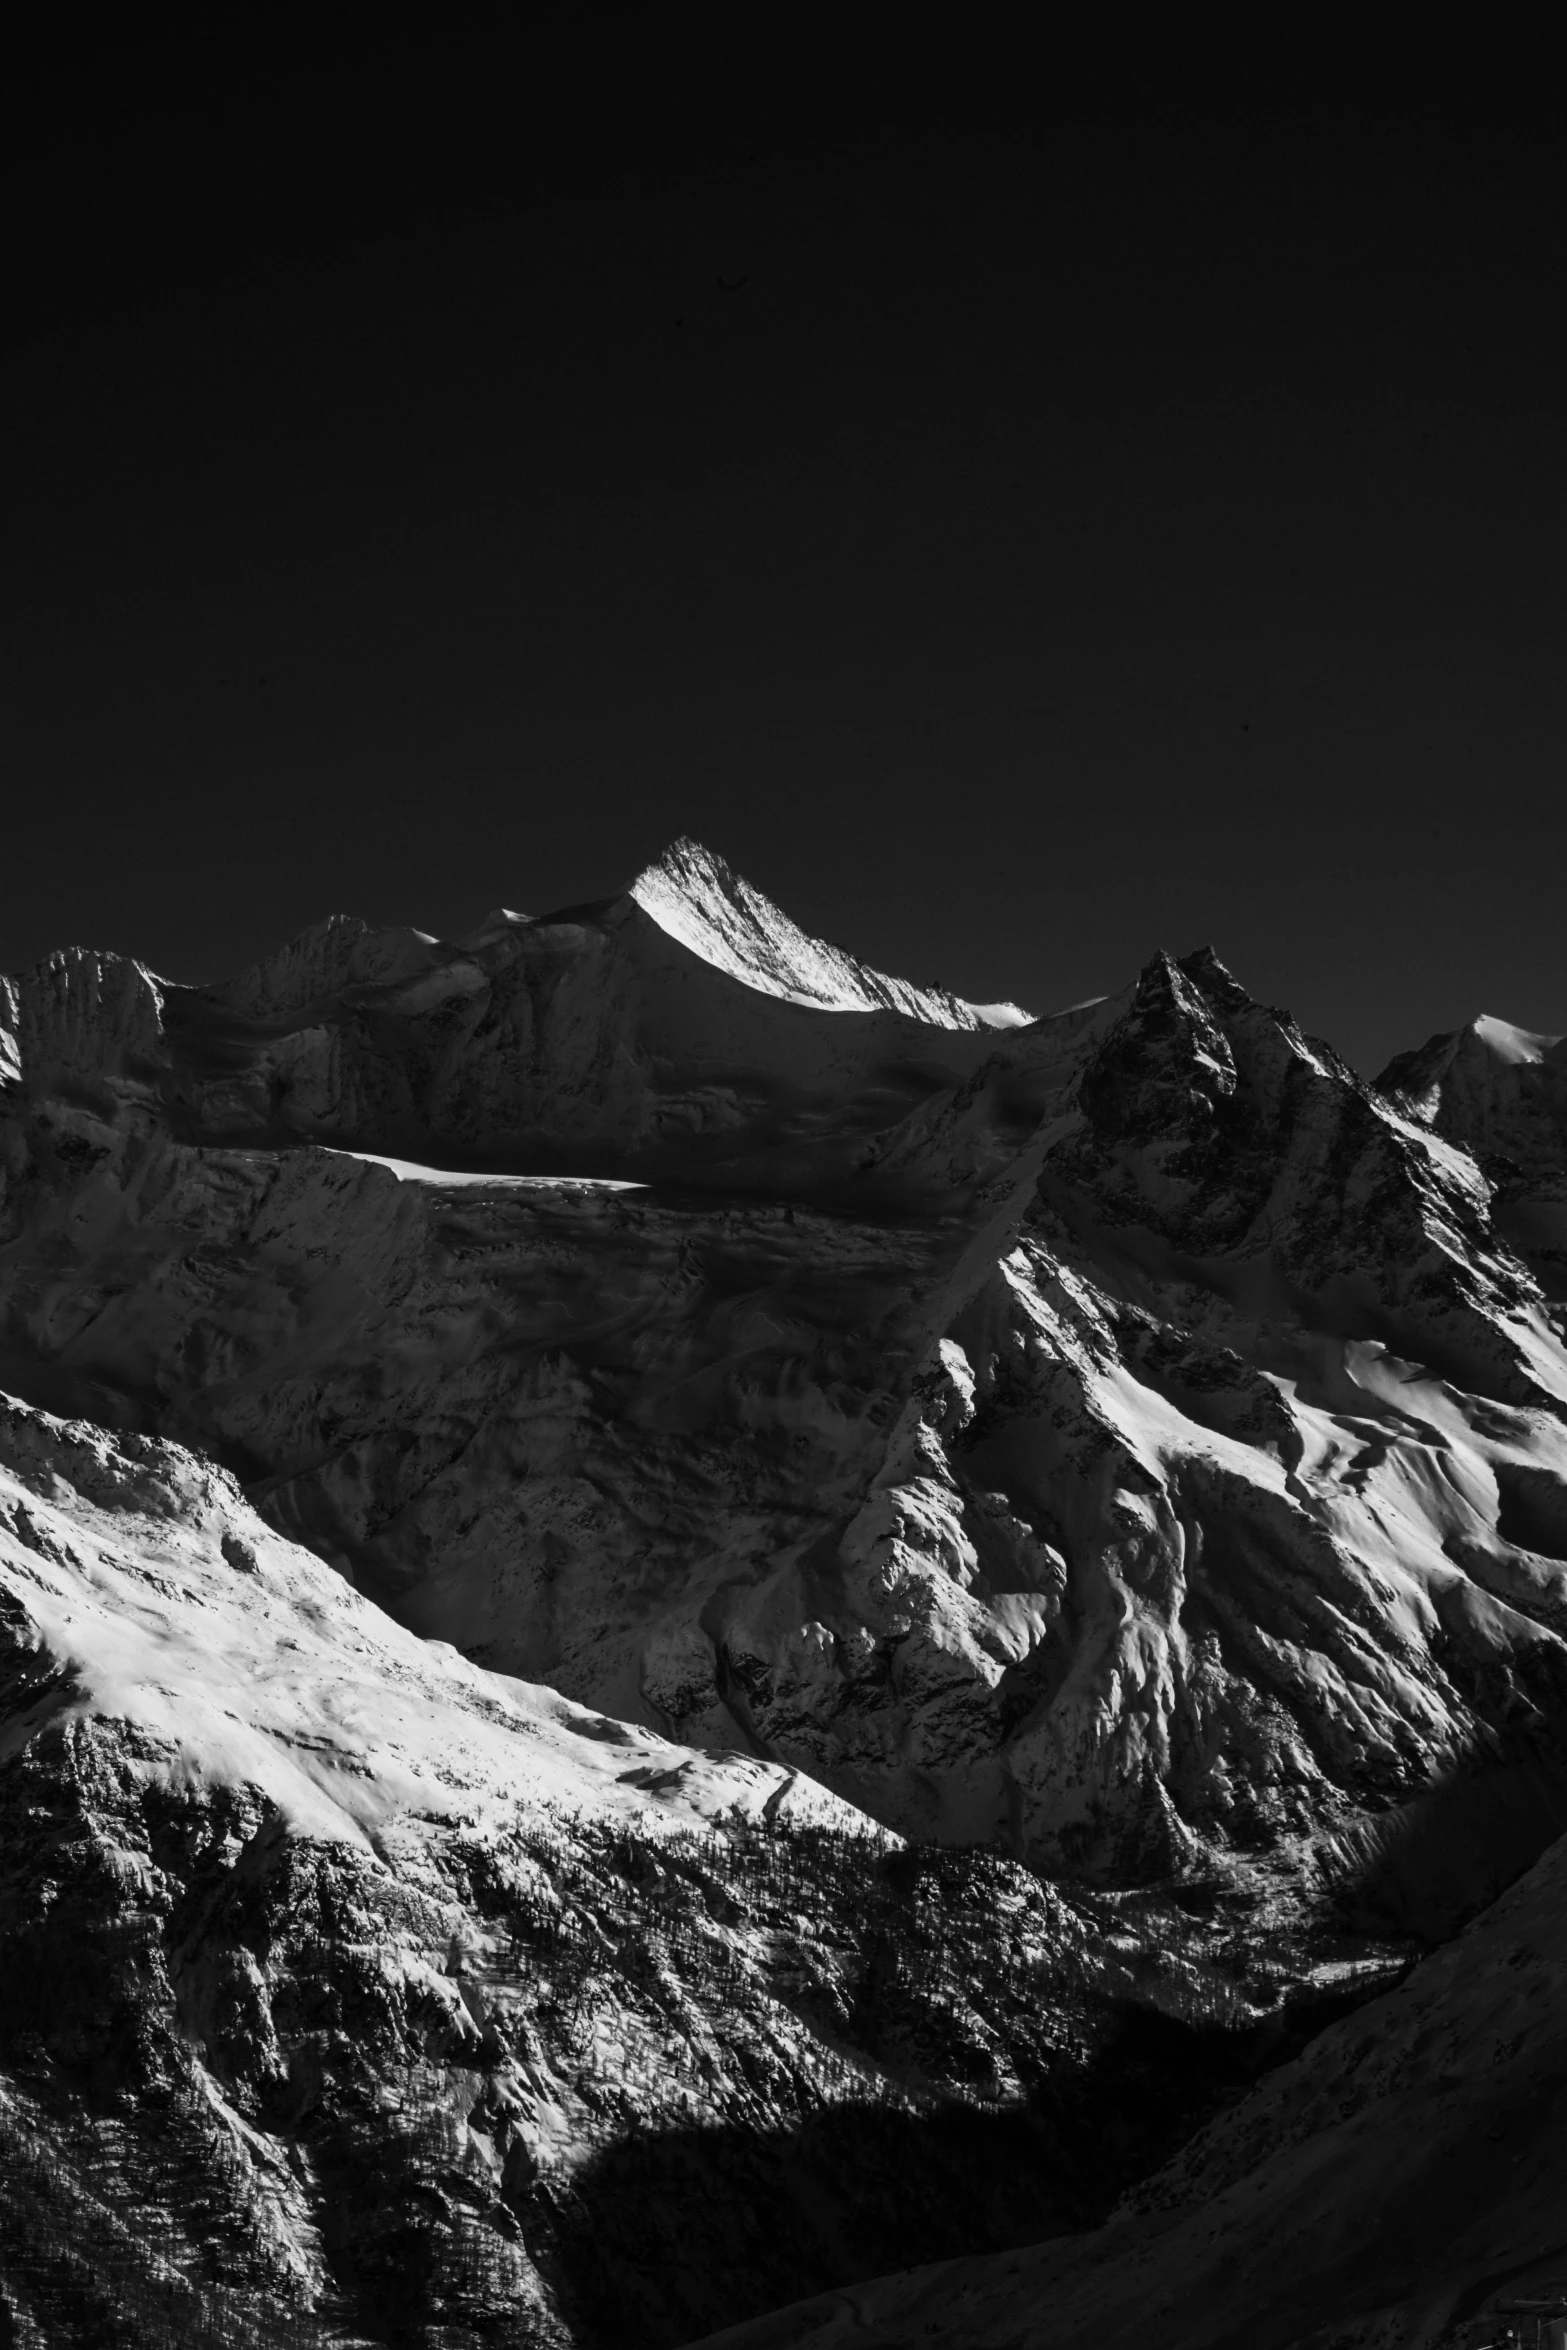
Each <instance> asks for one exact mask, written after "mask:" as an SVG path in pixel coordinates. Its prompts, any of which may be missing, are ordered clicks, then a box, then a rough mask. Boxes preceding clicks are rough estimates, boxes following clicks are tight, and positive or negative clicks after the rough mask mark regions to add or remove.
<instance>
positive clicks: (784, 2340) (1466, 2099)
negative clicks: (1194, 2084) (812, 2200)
mask: <svg viewBox="0 0 1567 2350" xmlns="http://www.w3.org/2000/svg"><path fill="white" fill-rule="evenodd" d="M1564 1994H1567V1841H1563V1842H1558V1843H1556V1844H1555V1845H1553V1846H1552V1848H1551V1849H1550V1851H1549V1852H1548V1853H1547V1854H1546V1855H1545V1857H1544V1858H1543V1859H1542V1860H1541V1861H1540V1862H1539V1863H1538V1864H1537V1866H1536V1867H1535V1868H1534V1869H1533V1870H1532V1871H1531V1872H1530V1874H1529V1875H1528V1876H1526V1877H1525V1878H1524V1879H1523V1880H1522V1881H1521V1882H1519V1883H1518V1884H1516V1885H1515V1886H1514V1887H1513V1888H1512V1889H1511V1890H1510V1891H1509V1892H1507V1893H1506V1894H1504V1895H1503V1896H1502V1897H1501V1898H1500V1899H1499V1900H1498V1901H1497V1902H1496V1903H1495V1904H1494V1905H1493V1906H1492V1907H1491V1908H1490V1909H1488V1910H1487V1911H1486V1913H1485V1914H1484V1916H1483V1917H1481V1918H1479V1919H1477V1920H1476V1921H1475V1922H1474V1923H1473V1924H1472V1925H1471V1926H1469V1927H1468V1928H1467V1929H1466V1930H1465V1931H1464V1932H1463V1933H1462V1934H1461V1935H1459V1937H1458V1938H1457V1939H1456V1940H1455V1941H1453V1942H1451V1943H1449V1944H1448V1946H1447V1947H1446V1948H1445V1949H1443V1950H1441V1951H1438V1952H1437V1953H1435V1954H1434V1955H1432V1956H1430V1957H1428V1958H1426V1959H1424V1960H1423V1961H1422V1962H1421V1964H1420V1965H1419V1966H1417V1967H1416V1968H1415V1969H1414V1971H1413V1972H1412V1973H1411V1974H1410V1975H1409V1976H1408V1978H1407V1979H1406V1980H1405V1981H1404V1982H1403V1983H1402V1984H1401V1985H1399V1987H1398V1988H1397V1989H1395V1990H1392V1991H1390V1992H1388V1993H1387V1994H1386V1995H1385V1996H1383V1997H1381V1998H1378V1999H1376V2000H1374V2001H1372V2002H1371V2003H1370V2004H1369V2005H1368V2006H1366V2007H1364V2008H1362V2009H1361V2010H1360V2012H1359V2013H1358V2014H1356V2015H1355V2016H1354V2017H1352V2018H1351V2019H1349V2020H1348V2021H1344V2022H1339V2023H1337V2024H1334V2025H1332V2026H1331V2027H1329V2028H1328V2029H1327V2030H1325V2031H1324V2032H1323V2033H1322V2034H1321V2036H1320V2037H1319V2038H1317V2039H1316V2040H1314V2041H1313V2042H1312V2043H1311V2045H1310V2046H1309V2047H1308V2048H1307V2049H1306V2050H1305V2051H1304V2053H1303V2054H1302V2055H1300V2056H1299V2057H1298V2058H1296V2059H1294V2060H1293V2061H1291V2062H1290V2063H1288V2064H1285V2065H1283V2066H1281V2067H1280V2068H1279V2069H1278V2070H1277V2071H1275V2072H1273V2073H1271V2074H1270V2075H1269V2076H1268V2078H1267V2079H1266V2080H1265V2081H1264V2082H1263V2083H1262V2084H1261V2085H1260V2086H1259V2087H1258V2088H1257V2089H1256V2090H1255V2091H1254V2092H1253V2093H1252V2094H1251V2095H1250V2096H1249V2097H1247V2098H1245V2099H1244V2100H1242V2101H1241V2102H1239V2103H1237V2104H1236V2105H1234V2106H1233V2107H1232V2108H1231V2109H1230V2110H1229V2111H1227V2112H1226V2113H1225V2114H1224V2115H1222V2116H1221V2117H1220V2118H1219V2119H1217V2120H1216V2121H1214V2122H1213V2123H1211V2124H1210V2125H1209V2126H1208V2127H1207V2128H1206V2129H1204V2130H1203V2131H1202V2132H1201V2133H1200V2134H1199V2135H1198V2136H1197V2137H1196V2138H1195V2139H1194V2140H1193V2141H1192V2143H1191V2144H1190V2145H1189V2146H1188V2147H1187V2148H1186V2149H1185V2150H1184V2151H1183V2152H1182V2153H1181V2154H1180V2155H1178V2156H1177V2157H1176V2159H1175V2160H1174V2161H1173V2162H1172V2163H1171V2164H1169V2165H1168V2166H1167V2167H1166V2168H1165V2169H1163V2170H1161V2171H1160V2172H1159V2173H1158V2174H1157V2175H1155V2176H1154V2177H1153V2178H1151V2179H1149V2180H1148V2181H1147V2182H1146V2183H1145V2184H1144V2185H1142V2186H1141V2187H1139V2188H1138V2189H1136V2190H1134V2191H1133V2192H1132V2194H1130V2195H1129V2196H1128V2197H1127V2198H1126V2199H1125V2202H1124V2203H1123V2205H1122V2206H1121V2208H1120V2209H1119V2210H1118V2211H1117V2212H1116V2214H1115V2216H1114V2217H1113V2219H1112V2220H1111V2221H1110V2223H1109V2224H1108V2225H1107V2226H1105V2227H1104V2228H1102V2229H1100V2230H1098V2231H1096V2232H1094V2233H1092V2234H1089V2235H1086V2236H1081V2237H1077V2238H1068V2239H1063V2240H1060V2241H1057V2242H1054V2243H1045V2244H1039V2245H1035V2246H1033V2247H1031V2248H1029V2249H1028V2250H1025V2251H1013V2252H1009V2253H1007V2254H1006V2255H1005V2256H1004V2257H993V2256H992V2257H979V2258H971V2259H963V2260H958V2261H955V2262H951V2263H949V2264H946V2265H944V2266H941V2267H926V2268H921V2269H915V2270H912V2271H908V2272H905V2273H904V2274H903V2275H901V2276H888V2277H884V2278H882V2279H880V2280H878V2281H877V2282H876V2283H874V2284H870V2285H861V2284H855V2283H853V2282H852V2280H845V2285H846V2287H847V2289H845V2290H840V2291H835V2292H831V2293H828V2294H824V2295H821V2296H820V2297H818V2298H817V2299H815V2300H813V2301H811V2302H808V2303H805V2304H802V2305H801V2306H799V2307H797V2308H794V2309H785V2310H780V2311H778V2312H776V2313H774V2314H773V2315H772V2316H771V2317H769V2318H767V2319H763V2320H760V2321H758V2322H756V2323H754V2324H746V2325H741V2326H736V2327H734V2328H732V2329H725V2330H724V2331H722V2332H720V2333H717V2334H715V2335H713V2336H712V2337H711V2338H710V2340H708V2339H704V2342H703V2343H702V2344H701V2345H700V2346H698V2345H693V2346H692V2350H851V2345H852V2350H905V2346H906V2345H909V2344H913V2343H919V2342H924V2341H927V2340H929V2341H934V2342H943V2343H951V2344H955V2345H961V2350H1136V2346H1137V2345H1138V2344H1141V2343H1145V2342H1147V2341H1148V2340H1150V2338H1152V2339H1155V2340H1159V2341H1163V2342H1170V2343H1178V2344H1180V2345H1181V2350H1393V2345H1406V2344H1407V2345H1416V2344H1418V2345H1420V2346H1421V2350H1439V2346H1447V2350H1458V2346H1459V2345H1463V2346H1464V2350H1471V2346H1472V2345H1474V2344H1477V2343H1485V2342H1492V2341H1497V2340H1508V2339H1512V2340H1517V2339H1519V2338H1522V2339H1524V2340H1528V2339H1530V2338H1531V2334H1530V2330H1529V2329H1530V2328H1531V2327H1532V2324H1533V2322H1534V2321H1533V2320H1532V2319H1526V2320H1524V2321H1523V2323H1522V2325H1520V2323H1519V2320H1518V2319H1517V2318H1516V2317H1510V2316H1509V2314H1508V2313H1509V2311H1510V2310H1511V2309H1512V2308H1515V2307H1520V2306H1522V2307H1527V2306H1528V2305H1529V2304H1530V2302H1531V2301H1532V2302H1533V2305H1534V2307H1535V2309H1536V2310H1539V2309H1545V2310H1550V2309H1552V2308H1556V2309H1559V2308H1560V2307H1561V2306H1562V2303H1563V2301H1564V2300H1567V2213H1564V2211H1563V2205H1562V2194H1561V2137H1562V2126H1563V2121H1564V2118H1567V1996H1564Z"/></svg>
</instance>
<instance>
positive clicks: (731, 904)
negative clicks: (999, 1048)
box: [628, 835, 1032, 1029]
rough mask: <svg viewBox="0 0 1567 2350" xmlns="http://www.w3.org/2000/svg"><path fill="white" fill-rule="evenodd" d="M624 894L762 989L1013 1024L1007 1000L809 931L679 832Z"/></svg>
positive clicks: (863, 1008)
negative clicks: (898, 968)
mask: <svg viewBox="0 0 1567 2350" xmlns="http://www.w3.org/2000/svg"><path fill="white" fill-rule="evenodd" d="M628 894H629V896H630V897H631V898H632V899H633V900H634V901H635V903H636V904H637V905H638V906H640V907H641V909H642V911H643V913H644V914H646V915H647V916H648V917H649V919H650V920H651V921H653V922H655V923H657V925H658V927H659V928H660V929H661V930H662V931H664V932H665V933H666V934H667V935H668V936H669V937H671V938H673V939H675V940H677V941H678V942H679V944H680V945H681V946H683V947H685V948H686V949H687V950H688V951H689V952H690V953H691V954H694V955H696V956H698V957H700V959H701V960H702V961H703V962H704V963H709V964H711V965H712V966H713V967H714V968H715V969H716V970H719V971H724V972H727V973H728V974H729V976H730V977H731V978H732V979H738V980H740V981H742V982H743V984H744V985H745V986H747V987H752V988H755V989H757V990H758V991H759V992H760V993H762V994H764V995H772V996H778V997H781V998H782V999H783V1000H784V1001H785V1002H787V1003H794V1004H804V1005H809V1006H810V1007H811V1008H812V1009H813V1010H816V1011H827V1012H878V1011H890V1012H901V1013H903V1014H904V1015H905V1016H906V1017H908V1018H910V1019H914V1020H919V1021H923V1022H924V1023H925V1024H926V1025H928V1026H930V1027H934V1028H956V1029H978V1028H1021V1027H1024V1026H1026V1025H1027V1023H1028V1021H1029V1020H1030V1018H1031V1017H1032V1015H1031V1014H1029V1013H1027V1012H1025V1011H1023V1010H1021V1009H1020V1007H1019V1006H1018V1005H1016V1004H971V1003H969V1002H967V1001H966V1000H965V999H964V998H963V997H962V996H958V995H954V994H952V993H951V991H950V990H949V989H947V988H940V987H918V986H916V985H915V984H914V983H913V982H912V981H910V980H907V979H896V978H893V977H892V976H890V975H889V974H888V973H887V972H884V971H877V970H875V969H874V968H873V967H872V966H871V965H870V964H868V963H862V962H861V961H860V959H859V957H858V956H857V955H853V954H850V953H849V951H848V950H847V949H846V948H844V947H838V946H833V945H831V944H830V943H829V942H828V941H827V940H826V939H821V938H813V937H812V936H811V934H810V933H809V932H808V931H805V930H802V929H801V928H800V926H799V924H798V923H797V922H794V921H792V920H791V919H790V917H789V916H788V915H787V914H786V913H785V912H784V911H783V909H782V907H780V906H776V905H774V904H773V901H772V900H771V898H768V897H765V896H764V895H763V894H762V892H761V891H760V890H759V889H755V888H753V887H752V885H751V883H750V882H748V881H747V880H746V879H745V878H744V876H743V875H741V874H739V873H736V872H735V871H734V869H733V867H732V866H730V865H729V864H727V863H726V862H725V860H724V859H723V858H722V857H720V856H719V855H717V854H716V853H715V851H713V850H712V849H709V848H707V847H706V846H705V845H704V844H703V843H702V842H701V841H698V840H693V839H691V838H690V837H689V836H688V835H682V836H681V838H680V839H678V840H675V841H671V843H670V844H669V846H668V848H666V849H665V850H664V851H663V853H662V855H661V856H658V857H655V858H654V860H653V862H652V863H651V864H650V865H647V866H645V867H644V868H643V870H642V871H641V872H640V873H639V874H638V875H637V877H636V879H635V881H633V882H632V884H631V888H630V891H629V892H628Z"/></svg>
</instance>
